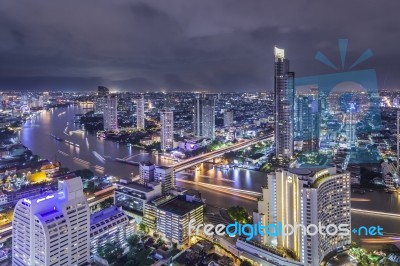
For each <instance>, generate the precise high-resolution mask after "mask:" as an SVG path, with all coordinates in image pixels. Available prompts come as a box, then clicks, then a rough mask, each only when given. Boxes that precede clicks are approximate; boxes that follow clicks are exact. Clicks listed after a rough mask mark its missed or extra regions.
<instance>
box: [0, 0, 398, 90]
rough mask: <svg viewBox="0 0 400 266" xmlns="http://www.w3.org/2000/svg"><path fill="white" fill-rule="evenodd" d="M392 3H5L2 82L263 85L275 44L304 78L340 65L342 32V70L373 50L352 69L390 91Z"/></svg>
mask: <svg viewBox="0 0 400 266" xmlns="http://www.w3.org/2000/svg"><path fill="white" fill-rule="evenodd" d="M399 10H400V2H399V1H397V0H382V1H377V0H374V1H372V0H351V1H349V0H334V1H332V0H330V1H326V0H319V1H311V0H279V1H278V0H275V1H272V0H261V1H256V0H249V1H243V0H238V1H235V0H226V1H224V0H198V1H194V0H193V1H190V0H158V1H156V0H146V1H124V0H118V1H110V0H85V1H81V0H79V1H75V0H68V1H54V0H46V1H44V0H36V1H31V0H19V1H15V0H2V1H1V3H0V38H1V39H0V88H1V89H16V90H17V89H80V90H84V89H85V90H93V89H95V88H96V87H97V85H106V86H109V87H111V88H113V89H123V90H137V91H139V90H187V91H189V90H194V89H208V90H213V91H233V90H235V91H237V90H243V91H253V90H265V89H270V88H271V87H272V86H273V46H274V45H278V46H280V47H282V48H285V50H286V57H287V58H289V59H290V61H291V70H293V71H295V72H296V76H297V77H302V76H309V75H316V74H328V73H336V72H338V71H342V69H341V63H340V56H339V51H338V39H340V38H347V39H348V40H349V43H348V54H347V57H346V66H347V67H348V66H350V65H351V64H352V63H353V62H354V61H355V60H356V59H357V58H358V57H359V56H360V55H361V54H362V53H363V52H364V51H365V50H366V49H368V48H370V49H371V50H372V51H373V53H374V56H373V57H371V58H370V59H368V60H367V61H365V62H364V63H362V64H360V65H359V66H357V67H355V68H354V70H361V69H370V68H374V69H376V70H377V74H378V81H379V86H380V87H381V88H387V87H395V88H397V87H400V86H399V85H400V16H399V14H398V12H399ZM318 51H321V52H323V53H324V54H326V55H327V56H328V57H329V58H330V59H331V60H332V62H333V63H335V64H336V65H338V66H340V67H339V69H338V70H333V69H331V68H329V67H327V66H325V65H323V64H322V63H320V62H318V61H316V60H315V59H314V57H315V54H316V53H317V52H318ZM346 66H345V70H347V68H346Z"/></svg>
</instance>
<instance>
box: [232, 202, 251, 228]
mask: <svg viewBox="0 0 400 266" xmlns="http://www.w3.org/2000/svg"><path fill="white" fill-rule="evenodd" d="M228 214H229V216H230V217H231V219H232V220H234V221H236V222H238V223H241V224H246V223H250V222H251V219H250V217H249V214H248V213H247V211H246V209H245V208H243V207H241V206H233V207H230V208H229V209H228Z"/></svg>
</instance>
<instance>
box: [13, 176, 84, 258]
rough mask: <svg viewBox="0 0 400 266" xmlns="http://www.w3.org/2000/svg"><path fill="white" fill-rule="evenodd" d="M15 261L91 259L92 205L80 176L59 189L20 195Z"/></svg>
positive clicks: (61, 182)
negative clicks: (87, 198)
mask: <svg viewBox="0 0 400 266" xmlns="http://www.w3.org/2000/svg"><path fill="white" fill-rule="evenodd" d="M12 228H13V229H12V237H13V246H12V249H13V265H18V266H22V265H26V266H28V265H29V266H31V265H44V266H47V265H48V266H50V265H51V266H53V265H82V264H85V263H88V262H89V259H90V209H89V205H88V203H87V200H86V197H85V195H84V194H83V185H82V180H81V178H80V177H68V176H67V177H64V178H62V179H59V181H58V191H57V192H51V193H43V194H40V195H37V196H34V197H30V198H25V199H21V200H20V201H18V203H17V205H16V206H15V209H14V219H13V227H12Z"/></svg>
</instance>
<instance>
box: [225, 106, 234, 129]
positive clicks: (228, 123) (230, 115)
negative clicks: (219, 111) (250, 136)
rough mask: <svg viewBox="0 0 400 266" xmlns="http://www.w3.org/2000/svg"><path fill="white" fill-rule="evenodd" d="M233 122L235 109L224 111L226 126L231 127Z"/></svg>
mask: <svg viewBox="0 0 400 266" xmlns="http://www.w3.org/2000/svg"><path fill="white" fill-rule="evenodd" d="M232 124H233V111H232V110H229V111H228V110H227V111H225V112H224V127H230V126H232Z"/></svg>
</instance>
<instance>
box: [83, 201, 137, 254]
mask: <svg viewBox="0 0 400 266" xmlns="http://www.w3.org/2000/svg"><path fill="white" fill-rule="evenodd" d="M135 226H136V222H135V220H134V219H132V220H129V218H128V216H127V215H126V214H125V213H124V211H123V210H122V208H121V207H117V206H111V207H109V208H107V209H104V210H101V211H98V212H96V213H93V214H92V215H90V251H91V254H97V252H98V248H99V247H101V246H104V244H106V243H116V244H117V245H118V246H120V247H121V248H125V247H126V246H127V241H126V240H127V239H128V237H130V236H131V235H133V234H134V232H135Z"/></svg>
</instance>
